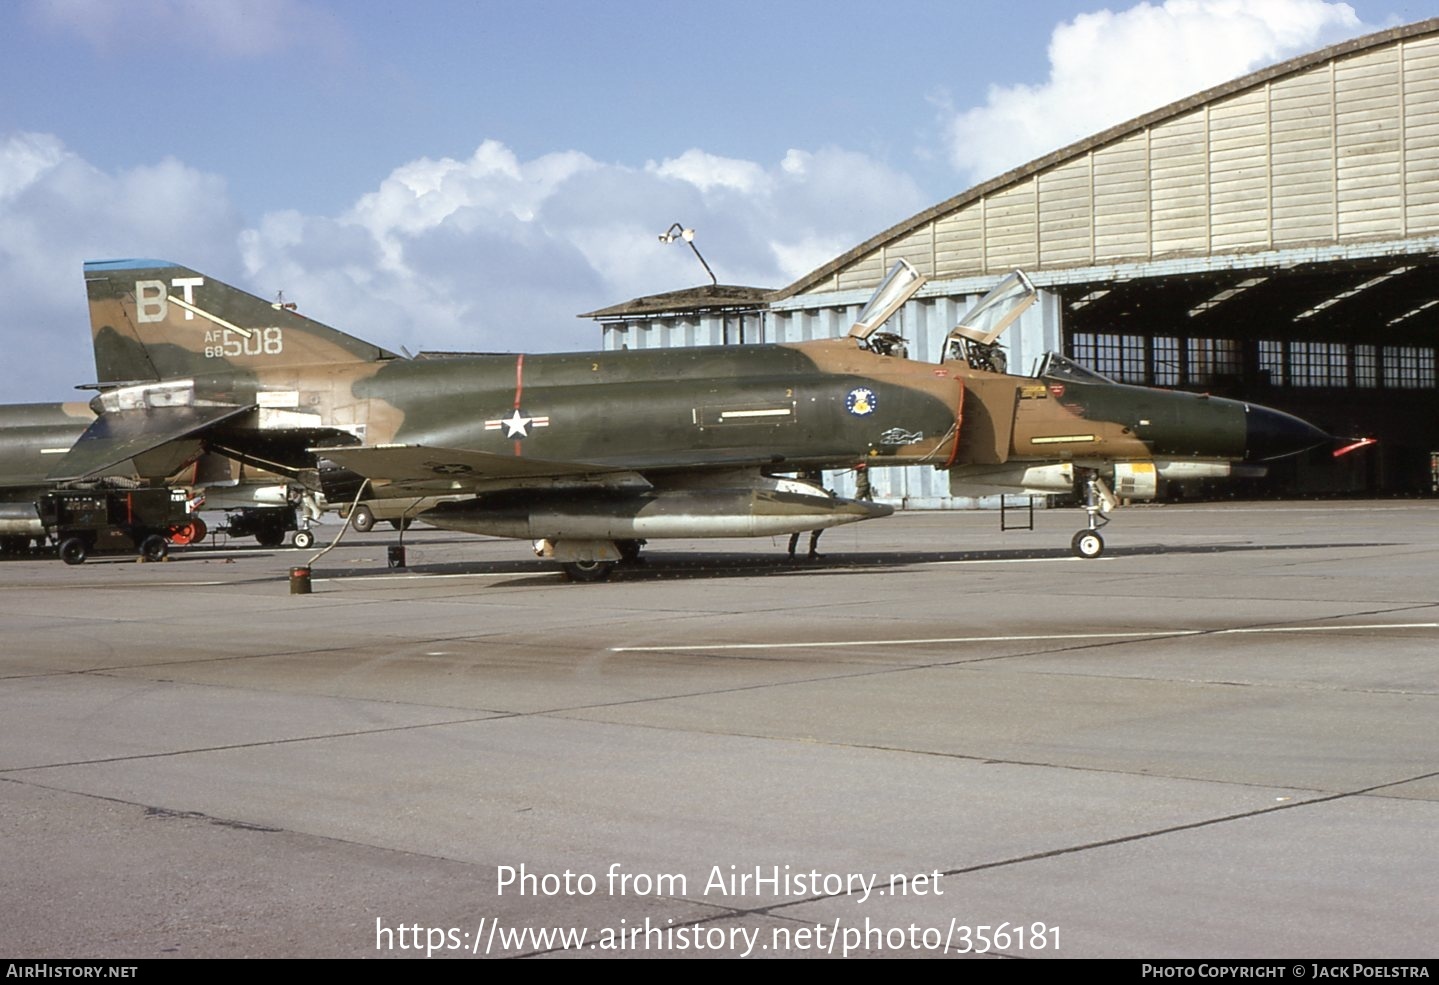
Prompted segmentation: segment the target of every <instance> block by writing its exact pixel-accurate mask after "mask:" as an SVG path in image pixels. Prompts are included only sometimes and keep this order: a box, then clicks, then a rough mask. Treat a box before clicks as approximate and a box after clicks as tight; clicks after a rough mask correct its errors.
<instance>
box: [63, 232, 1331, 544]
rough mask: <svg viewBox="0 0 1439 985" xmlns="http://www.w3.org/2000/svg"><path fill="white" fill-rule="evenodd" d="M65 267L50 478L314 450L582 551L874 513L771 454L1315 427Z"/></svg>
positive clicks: (1166, 448) (818, 353) (840, 349)
mask: <svg viewBox="0 0 1439 985" xmlns="http://www.w3.org/2000/svg"><path fill="white" fill-rule="evenodd" d="M85 277H86V285H87V289H88V293H89V302H90V313H91V326H92V332H93V339H94V346H95V360H96V370H97V373H98V378H99V381H100V383H101V384H102V393H101V395H100V396H99V397H97V398H96V401H95V404H94V406H95V407H96V410H97V411H98V412H99V414H100V416H99V417H98V418H97V420H96V422H95V424H94V425H93V426H92V427H91V428H90V429H89V430H88V431H87V432H86V434H85V435H84V437H83V438H82V439H81V440H80V441H78V442H77V443H76V445H75V448H74V450H73V451H72V452H71V453H70V454H69V455H67V456H66V457H65V459H64V460H63V461H61V462H59V463H57V465H56V468H55V469H53V470H52V471H51V473H50V477H51V478H52V479H53V478H70V479H73V478H80V477H83V476H85V475H90V474H94V473H95V472H97V471H99V470H102V469H104V468H105V467H107V466H109V465H111V464H113V463H114V462H115V461H118V460H120V458H136V460H137V461H139V462H144V461H147V460H148V461H150V462H152V463H153V464H152V465H151V468H152V469H155V470H159V469H168V470H169V471H170V472H173V471H174V466H175V465H176V463H177V462H182V461H184V460H185V459H186V457H187V456H188V457H193V456H194V455H197V454H199V453H200V452H201V451H205V450H208V451H215V452H220V453H223V454H225V455H228V456H231V457H234V458H236V459H239V460H241V461H244V462H248V463H251V464H254V465H257V466H261V467H264V468H268V469H272V470H274V471H277V472H283V473H285V474H289V475H295V476H301V477H307V478H308V479H309V481H312V482H313V481H315V479H314V473H313V471H312V470H313V469H314V468H315V467H316V464H317V459H319V458H321V457H322V458H325V459H329V460H331V461H333V462H335V463H337V464H338V465H339V466H341V467H343V469H346V470H350V471H351V472H353V473H355V474H357V475H359V476H364V477H367V478H369V479H370V480H371V481H372V482H373V483H374V484H375V486H376V487H379V489H380V490H381V494H382V495H395V496H398V495H416V496H418V495H447V494H448V495H454V494H457V493H460V494H473V495H474V496H475V497H476V499H474V500H471V501H467V502H460V503H449V504H446V505H445V506H443V507H441V508H438V509H436V510H433V511H431V512H430V513H428V514H426V516H425V519H427V520H430V521H431V522H436V523H438V525H442V526H449V527H452V528H454V529H462V530H473V531H476V532H496V533H500V534H501V535H503V536H516V537H526V538H535V539H540V538H544V539H549V540H551V541H566V540H569V541H573V542H575V543H577V544H579V545H580V546H579V547H578V548H577V549H576V550H575V552H573V557H575V558H578V559H579V560H582V561H586V562H596V561H601V560H608V559H610V558H611V557H612V554H611V553H610V552H609V551H607V550H606V549H605V546H604V542H607V541H610V540H616V539H621V538H627V537H643V536H707V535H708V536H732V535H735V534H743V533H751V534H770V533H782V532H793V531H800V530H809V529H817V528H819V527H822V526H830V525H833V524H835V523H843V522H852V521H853V520H859V519H867V518H870V517H874V516H882V515H885V514H887V513H888V512H890V510H889V508H888V507H883V506H876V505H874V504H869V503H858V502H853V501H849V500H843V499H839V498H837V497H834V496H832V495H830V494H828V493H825V492H824V491H823V490H820V489H818V488H817V487H815V486H813V485H811V484H808V483H803V482H797V481H794V480H787V479H783V478H776V477H777V476H779V475H780V474H782V473H796V472H806V471H810V470H814V469H822V468H850V467H853V466H854V465H855V464H856V463H858V462H861V461H864V462H868V463H869V464H870V465H873V466H892V465H925V466H929V467H933V468H940V469H951V481H952V484H953V485H954V487H955V489H956V491H960V488H961V487H962V486H963V484H964V482H965V481H966V476H967V475H970V474H973V475H974V476H975V477H976V478H977V479H979V480H980V482H979V484H978V485H977V486H976V488H987V485H988V484H993V483H995V482H996V481H997V486H998V488H1002V489H1007V490H1008V491H1020V490H1022V489H1026V488H1035V486H1034V485H1033V483H1032V482H1030V481H1029V480H1027V479H1026V478H1024V477H1023V475H1022V473H1023V472H1024V470H1026V469H1028V468H1029V467H1031V466H1050V465H1054V464H1057V463H1063V464H1066V465H1068V466H1071V467H1077V468H1080V469H1082V470H1083V469H1092V470H1100V471H1103V470H1105V469H1110V468H1111V467H1112V466H1113V464H1114V463H1115V462H1120V461H1122V462H1129V463H1141V464H1143V463H1155V462H1156V461H1158V462H1160V463H1163V462H1165V461H1167V460H1169V459H1175V460H1179V459H1184V460H1190V461H1194V460H1202V461H1205V462H1214V463H1227V462H1230V461H1241V460H1244V459H1245V458H1246V457H1251V456H1250V453H1251V450H1252V449H1255V448H1258V446H1259V445H1263V446H1264V447H1263V450H1264V451H1265V452H1266V453H1268V452H1271V451H1283V452H1285V453H1287V452H1293V451H1298V450H1300V449H1301V448H1303V447H1308V446H1310V445H1313V444H1315V443H1317V441H1319V440H1323V439H1324V437H1325V436H1324V435H1323V434H1322V432H1319V431H1317V430H1316V429H1314V428H1312V427H1310V426H1309V425H1307V424H1305V423H1304V422H1302V421H1298V420H1297V419H1294V418H1289V417H1287V415H1282V414H1279V413H1278V412H1276V411H1271V410H1268V409H1266V408H1257V407H1254V406H1253V405H1246V404H1240V403H1237V402H1234V401H1227V400H1221V399H1218V398H1212V399H1211V398H1204V397H1199V396H1195V395H1192V394H1185V393H1178V392H1170V391H1160V390H1151V389H1145V388H1139V387H1127V386H1120V385H1118V384H1114V383H1112V382H1109V381H1105V380H1103V378H1096V377H1086V376H1082V375H1079V374H1076V375H1075V376H1074V377H1073V378H1069V379H1055V380H1038V379H1033V378H1028V377H1016V376H1008V375H1004V374H1000V373H994V372H989V371H986V370H976V369H971V368H970V367H969V366H967V365H966V364H964V363H963V362H955V361H950V362H947V363H943V364H933V363H926V362H920V361H915V360H910V359H907V358H902V357H897V356H893V355H887V354H883V353H882V352H880V351H871V349H870V348H869V347H866V346H865V345H863V344H860V343H857V342H856V340H855V339H853V338H841V339H828V340H821V341H814V342H804V343H796V344H782V345H757V346H741V347H713V348H690V349H664V350H637V351H609V352H591V353H563V354H552V355H523V354H519V355H473V356H458V357H447V358H416V359H408V358H401V357H399V356H396V355H395V354H394V353H391V352H388V351H386V350H384V349H381V348H379V347H377V346H373V345H370V344H368V343H365V342H362V341H360V340H358V339H355V338H352V337H350V336H348V335H345V334H343V333H341V332H338V331H336V330H334V329H332V328H329V327H328V326H325V325H323V324H321V323H319V322H316V321H313V320H311V319H309V318H306V317H305V316H303V315H300V314H298V313H297V312H295V311H294V310H293V309H292V307H291V306H286V305H281V304H271V303H269V302H266V301H264V300H262V299H260V298H258V297H255V296H253V295H250V294H247V293H245V292H243V291H240V290H237V289H235V288H232V287H229V286H228V285H225V284H223V283H221V282H219V281H216V280H213V279H211V278H209V277H206V276H204V275H202V274H199V273H197V272H195V271H193V270H190V269H188V268H185V267H181V266H177V265H175V264H171V263H167V262H165V261H159V260H117V261H106V262H92V263H87V264H86V267H85ZM1016 469H1017V470H1018V471H1016ZM1150 471H1151V473H1152V471H1153V469H1152V468H1151V470H1150ZM1069 481H1070V482H1071V484H1072V483H1073V482H1074V481H1076V480H1075V478H1074V477H1073V476H1072V475H1071V477H1070V479H1069ZM1038 488H1039V489H1040V491H1044V492H1053V491H1057V490H1056V489H1054V488H1051V487H1049V486H1046V485H1041V486H1040V487H1038ZM617 518H620V519H617ZM586 555H589V556H586ZM557 556H561V557H567V556H571V555H567V554H565V553H564V551H560V552H557Z"/></svg>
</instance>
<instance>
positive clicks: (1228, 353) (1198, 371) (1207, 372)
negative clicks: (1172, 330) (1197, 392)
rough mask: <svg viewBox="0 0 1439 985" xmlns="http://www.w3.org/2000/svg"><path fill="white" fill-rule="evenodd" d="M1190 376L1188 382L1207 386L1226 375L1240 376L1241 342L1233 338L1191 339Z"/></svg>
mask: <svg viewBox="0 0 1439 985" xmlns="http://www.w3.org/2000/svg"><path fill="white" fill-rule="evenodd" d="M1188 343H1189V344H1188V348H1189V378H1188V379H1187V380H1185V382H1186V383H1189V384H1191V385H1195V386H1207V385H1209V384H1211V383H1213V382H1214V381H1215V380H1217V379H1219V378H1220V377H1224V376H1238V375H1239V373H1240V368H1241V362H1240V352H1239V343H1238V342H1235V341H1234V340H1233V339H1189V340H1188Z"/></svg>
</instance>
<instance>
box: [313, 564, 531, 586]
mask: <svg viewBox="0 0 1439 985" xmlns="http://www.w3.org/2000/svg"><path fill="white" fill-rule="evenodd" d="M540 570H541V569H538V568H537V569H536V571H540ZM543 571H544V572H546V573H549V574H559V572H558V571H555V570H551V569H548V568H546V569H543ZM524 573H525V572H523V571H492V572H485V571H476V572H474V573H472V574H471V573H465V574H458V575H346V576H345V577H343V578H311V579H310V580H311V581H343V582H348V583H350V584H352V585H355V584H362V583H365V582H371V581H438V580H440V579H444V578H513V577H514V576H515V575H521V574H524Z"/></svg>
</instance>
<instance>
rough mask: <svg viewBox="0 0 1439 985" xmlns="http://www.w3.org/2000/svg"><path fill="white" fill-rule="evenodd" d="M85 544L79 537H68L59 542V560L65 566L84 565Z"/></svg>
mask: <svg viewBox="0 0 1439 985" xmlns="http://www.w3.org/2000/svg"><path fill="white" fill-rule="evenodd" d="M86 553H87V552H86V550H85V542H84V541H83V540H81V539H80V538H79V537H70V538H67V539H66V540H63V541H61V542H60V560H62V561H64V562H65V563H66V564H84V563H85V555H86Z"/></svg>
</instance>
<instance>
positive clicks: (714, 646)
mask: <svg viewBox="0 0 1439 985" xmlns="http://www.w3.org/2000/svg"><path fill="white" fill-rule="evenodd" d="M1386 629H1439V622H1413V623H1371V624H1366V625H1345V626H1254V627H1240V628H1234V629H1156V630H1145V631H1140V632H1132V633H1049V634H1033V635H1017V636H934V637H916V638H912V639H880V640H811V641H806V642H799V643H683V644H673V645H668V646H612V647H610V648H609V649H610V652H611V653H649V652H656V651H681V650H703V651H724V650H793V649H802V648H803V649H809V648H813V647H856V646H926V645H930V644H935V643H1036V642H1053V641H1066V640H1076V641H1077V640H1125V639H1156V638H1163V637H1184V636H1237V635H1246V634H1254V633H1342V632H1358V631H1370V630H1386Z"/></svg>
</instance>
